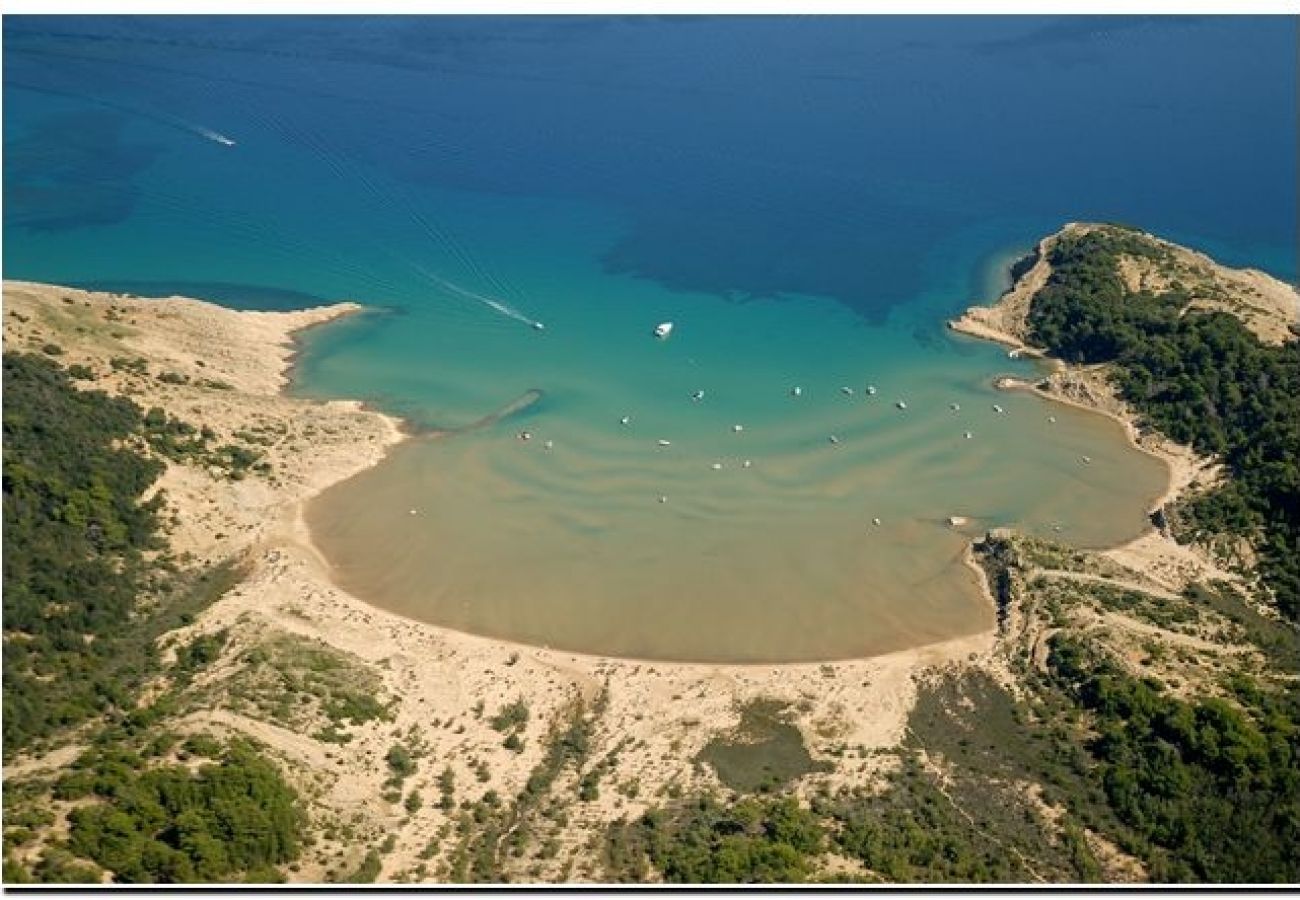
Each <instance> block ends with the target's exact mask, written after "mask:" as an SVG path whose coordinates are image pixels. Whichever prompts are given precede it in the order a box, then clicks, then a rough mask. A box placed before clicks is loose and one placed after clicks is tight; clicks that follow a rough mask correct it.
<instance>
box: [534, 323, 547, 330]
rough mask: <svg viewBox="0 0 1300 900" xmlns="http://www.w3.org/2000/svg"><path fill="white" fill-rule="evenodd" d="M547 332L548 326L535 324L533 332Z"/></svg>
mask: <svg viewBox="0 0 1300 900" xmlns="http://www.w3.org/2000/svg"><path fill="white" fill-rule="evenodd" d="M545 330H546V326H545V325H543V324H542V323H541V322H534V323H533V331H545Z"/></svg>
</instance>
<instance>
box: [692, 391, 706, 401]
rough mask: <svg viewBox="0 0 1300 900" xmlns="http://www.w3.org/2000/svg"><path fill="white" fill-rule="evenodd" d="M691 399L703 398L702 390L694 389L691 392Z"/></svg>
mask: <svg viewBox="0 0 1300 900" xmlns="http://www.w3.org/2000/svg"><path fill="white" fill-rule="evenodd" d="M691 399H692V400H695V401H699V400H703V399H704V391H696V392H695V393H694V394H691Z"/></svg>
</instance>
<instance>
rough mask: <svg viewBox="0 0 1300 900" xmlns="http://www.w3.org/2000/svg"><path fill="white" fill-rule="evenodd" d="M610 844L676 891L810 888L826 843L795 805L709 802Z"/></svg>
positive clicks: (615, 835) (659, 815) (675, 811)
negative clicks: (643, 860) (648, 865)
mask: <svg viewBox="0 0 1300 900" xmlns="http://www.w3.org/2000/svg"><path fill="white" fill-rule="evenodd" d="M611 840H612V841H614V842H615V844H616V846H615V847H614V848H612V849H611V852H613V854H614V855H615V857H616V858H620V857H621V858H626V859H635V858H637V857H638V856H641V855H646V856H648V857H649V859H650V861H651V862H652V863H653V864H654V866H655V868H656V869H658V871H659V872H660V873H661V874H662V875H663V878H664V880H665V881H667V882H669V883H677V884H778V883H791V882H793V883H799V882H805V881H808V880H809V879H810V878H811V876H812V874H813V869H814V866H813V863H814V860H815V858H816V857H817V855H818V854H820V853H821V852H822V849H823V846H824V844H825V837H824V834H823V830H822V826H821V824H820V822H819V821H818V818H817V817H816V816H815V815H813V814H812V813H811V812H809V811H808V810H806V809H804V808H803V807H802V806H800V805H799V803H798V801H797V800H794V799H793V798H789V797H787V798H784V799H779V800H777V799H764V800H742V801H740V802H738V803H735V804H732V805H724V804H722V803H720V802H718V801H717V800H716V799H715V798H713V797H712V796H707V795H706V796H704V797H701V798H700V799H699V800H697V801H696V802H694V803H690V804H685V805H682V806H679V807H675V808H671V809H666V810H651V811H650V812H648V813H646V814H645V816H643V817H642V818H641V819H640V820H639V821H638V822H636V823H635V824H634V825H633V826H632V828H631V829H630V830H626V829H624V830H616V831H614V832H611ZM619 845H628V846H619ZM623 874H624V876H626V875H627V874H631V873H628V872H624V873H623Z"/></svg>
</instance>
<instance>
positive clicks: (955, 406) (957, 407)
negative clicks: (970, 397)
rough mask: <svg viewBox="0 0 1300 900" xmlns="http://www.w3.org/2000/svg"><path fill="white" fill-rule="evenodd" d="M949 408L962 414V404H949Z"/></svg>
mask: <svg viewBox="0 0 1300 900" xmlns="http://www.w3.org/2000/svg"><path fill="white" fill-rule="evenodd" d="M948 408H949V409H951V410H952V411H953V412H961V404H960V403H949V404H948Z"/></svg>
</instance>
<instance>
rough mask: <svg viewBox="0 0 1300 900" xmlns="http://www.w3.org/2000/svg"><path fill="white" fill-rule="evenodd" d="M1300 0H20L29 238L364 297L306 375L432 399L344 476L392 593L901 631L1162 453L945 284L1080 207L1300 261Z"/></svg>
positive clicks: (168, 289) (714, 622) (9, 73)
mask: <svg viewBox="0 0 1300 900" xmlns="http://www.w3.org/2000/svg"><path fill="white" fill-rule="evenodd" d="M1297 21H1298V20H1297V18H1296V17H1283V16H1273V17H1268V16H1262V17H1261V16H1220V17H1215V16H1208V17H1207V16H1159V17H1146V16H1124V17H1087V16H1085V17H1021V16H978V17H976V16H969V17H964V16H923V17H910V16H722V17H706V16H553V17H546V16H535V17H527V16H525V17H512V16H484V17H473V16H365V15H353V16H340V17H329V16H273V15H266V16H137V17H96V16H57V17H40V16H6V17H5V18H4V21H3V50H4V55H3V99H4V109H3V124H4V165H3V169H4V226H5V227H4V242H3V266H4V276H5V277H6V278H11V279H25V280H34V281H46V282H55V283H61V284H72V285H77V286H83V287H88V288H96V289H104V290H114V291H127V292H131V293H134V294H137V295H141V296H167V295H170V294H177V293H179V294H183V295H187V296H195V297H200V298H204V299H208V300H212V301H214V302H217V303H220V304H223V305H226V306H230V307H233V308H238V309H293V308H301V307H306V306H314V305H319V304H323V303H327V302H333V301H337V300H344V299H347V300H356V301H359V302H360V303H362V304H364V305H365V306H366V307H367V308H368V310H367V312H366V313H364V314H362V315H358V316H355V317H352V318H349V319H346V320H342V321H340V322H337V323H334V324H330V325H327V326H324V327H321V328H319V329H316V330H314V331H312V332H309V333H307V334H306V335H305V336H304V339H303V342H302V347H301V353H300V355H299V358H298V361H297V365H296V367H295V376H294V384H293V387H292V390H293V392H294V393H296V394H298V395H300V396H304V397H313V398H336V397H344V398H356V399H360V400H365V401H368V402H369V403H371V404H373V405H374V406H375V407H377V408H379V409H382V410H385V411H387V412H390V413H393V414H396V415H400V416H402V417H403V418H404V419H406V420H407V422H408V423H409V424H410V427H411V429H412V430H413V431H415V432H416V433H417V436H416V437H414V438H413V439H411V440H409V441H407V442H406V443H404V444H402V445H401V446H400V447H398V448H397V449H396V451H395V452H394V453H393V454H392V455H391V457H390V458H389V459H387V460H385V461H384V462H382V463H381V464H379V465H378V466H376V467H374V468H371V469H368V470H366V471H365V472H363V473H361V474H359V475H357V476H356V477H354V478H352V479H350V480H348V481H346V482H343V483H341V484H339V485H337V486H335V487H333V488H331V489H329V490H327V491H326V492H325V493H324V494H322V495H321V496H319V497H318V498H316V499H315V500H313V501H312V502H311V503H310V504H309V506H308V508H307V510H306V518H307V521H308V524H309V526H310V528H311V532H312V535H313V540H314V541H315V542H316V544H317V545H318V546H319V548H320V549H321V551H322V553H323V554H324V555H325V557H326V558H327V559H328V561H329V563H330V565H331V567H332V570H333V574H334V577H335V578H336V579H337V581H338V582H339V583H340V584H341V585H342V586H344V587H345V588H347V589H348V590H350V591H352V592H353V593H355V594H356V595H357V596H359V597H360V598H362V599H363V600H365V601H367V602H370V603H372V604H374V605H376V606H379V607H382V608H384V609H387V610H391V611H393V612H397V613H400V614H402V615H406V616H409V617H411V618H414V619H418V620H421V621H424V622H428V623H432V624H435V625H440V626H445V627H449V628H454V629H457V630H462V631H466V632H471V633H474V634H479V635H485V636H489V637H494V638H501V639H507V640H513V641H519V642H523V643H527V644H531V645H537V646H547V647H552V648H557V649H563V650H569V651H574V652H583V653H592V654H601V655H612V656H621V657H631V658H641V659H648V660H674V661H689V662H702V663H753V664H771V663H784V662H806V661H815V660H834V659H844V658H855V657H864V656H870V655H875V654H880V653H887V652H891V651H896V650H902V649H907V648H911V647H916V646H921V645H925V644H930V643H934V642H938V641H943V640H947V639H951V638H956V637H961V636H964V635H969V634H973V633H977V632H979V631H982V630H985V629H987V628H989V627H991V626H992V624H993V621H994V611H993V610H992V608H991V606H990V604H989V601H988V600H987V598H985V597H984V596H983V595H982V593H981V591H980V589H979V584H978V582H977V580H976V578H975V576H974V574H973V573H972V571H971V570H970V569H969V568H968V567H966V566H965V565H964V564H963V562H962V558H963V554H964V552H965V549H966V547H967V545H968V543H969V542H970V540H972V539H973V538H976V537H978V536H979V535H981V534H983V533H984V532H985V531H987V530H988V529H991V528H997V527H1012V528H1017V529H1020V530H1021V531H1024V532H1026V533H1029V534H1033V535H1037V536H1041V537H1044V538H1050V539H1052V540H1057V541H1060V542H1062V543H1064V544H1066V545H1067V546H1073V547H1079V548H1096V547H1105V546H1110V545H1113V544H1116V543H1119V542H1122V541H1125V540H1128V539H1131V538H1133V537H1134V536H1136V535H1138V534H1140V533H1141V532H1142V531H1143V530H1144V529H1146V528H1147V527H1149V523H1148V517H1147V514H1148V512H1149V510H1150V508H1151V505H1152V504H1153V503H1154V502H1155V501H1156V498H1158V497H1159V496H1160V495H1161V494H1162V492H1163V491H1164V489H1165V487H1166V485H1167V472H1166V469H1165V466H1164V464H1163V463H1161V462H1160V461H1158V460H1156V459H1154V458H1152V457H1149V456H1146V455H1144V454H1142V453H1139V452H1138V451H1136V450H1134V449H1132V448H1131V447H1130V446H1129V445H1128V443H1127V442H1126V440H1125V438H1124V435H1123V431H1122V430H1121V428H1120V426H1119V425H1118V424H1117V423H1115V422H1113V421H1111V420H1108V419H1106V418H1104V417H1101V416H1098V415H1095V414H1090V413H1086V412H1083V411H1079V410H1076V409H1072V408H1067V407H1062V406H1060V405H1055V404H1050V403H1048V402H1046V401H1044V400H1042V399H1040V398H1038V397H1035V396H1032V395H1028V394H1021V393H1008V392H1000V391H997V390H995V389H994V388H993V387H992V384H991V382H992V380H993V379H994V378H995V377H996V376H998V375H1002V374H1009V375H1017V376H1020V377H1024V378H1032V377H1035V375H1037V374H1039V373H1040V371H1041V370H1040V369H1039V368H1037V366H1039V365H1040V364H1038V363H1035V362H1034V361H1032V360H1024V359H1011V358H1008V355H1007V352H1006V349H1005V348H1000V347H997V346H994V345H991V344H987V343H984V342H980V341H975V340H971V339H968V338H963V337H960V336H957V335H954V334H952V333H950V332H949V331H948V330H947V329H946V328H945V325H944V323H945V320H946V319H948V318H950V317H951V316H953V315H955V314H957V313H959V312H960V311H961V310H962V309H963V308H965V307H966V306H968V305H971V304H973V303H983V302H989V301H992V300H994V299H996V297H997V296H998V295H999V293H1001V292H1002V291H1003V290H1005V289H1006V287H1007V285H1008V270H1009V267H1010V265H1011V264H1012V262H1013V261H1015V260H1016V259H1018V258H1020V257H1021V256H1023V255H1024V254H1025V253H1026V252H1028V251H1029V250H1030V249H1031V248H1032V247H1033V246H1034V245H1035V243H1036V242H1037V241H1038V240H1039V239H1040V238H1041V237H1042V236H1044V235H1046V234H1049V233H1051V232H1053V231H1055V230H1057V229H1058V228H1060V227H1061V225H1062V224H1064V223H1065V222H1068V221H1108V222H1124V223H1129V224H1134V225H1138V226H1140V227H1142V228H1144V229H1147V230H1150V231H1152V232H1155V233H1157V234H1160V235H1161V236H1164V237H1167V238H1169V239H1172V240H1174V241H1177V242H1179V243H1183V244H1187V245H1189V246H1192V247H1195V248H1197V249H1200V250H1203V251H1206V252H1208V253H1210V254H1211V255H1213V256H1214V257H1215V258H1217V259H1218V260H1220V261H1222V262H1225V263H1228V264H1233V265H1250V266H1253V267H1256V268H1260V269H1263V270H1265V271H1267V272H1269V273H1271V274H1273V275H1276V276H1278V277H1280V278H1283V279H1286V280H1289V281H1292V282H1294V280H1295V278H1296V244H1297V221H1296V219H1297V209H1296V207H1297V204H1296V197H1297V174H1296V168H1297V167H1296V159H1297V119H1298V117H1297V84H1296V77H1295V73H1296V71H1297V45H1298V40H1297V38H1298V37H1300V34H1298V33H1297V31H1298V29H1297ZM667 322H671V323H672V325H673V328H672V331H671V333H670V334H669V335H668V336H667V337H666V338H657V337H655V335H654V330H655V328H656V326H658V325H660V324H661V323H667ZM999 410H1000V411H999ZM950 517H960V519H961V520H966V521H965V524H958V525H956V526H954V525H953V524H952V523H951V522H950V521H949V518H950Z"/></svg>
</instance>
